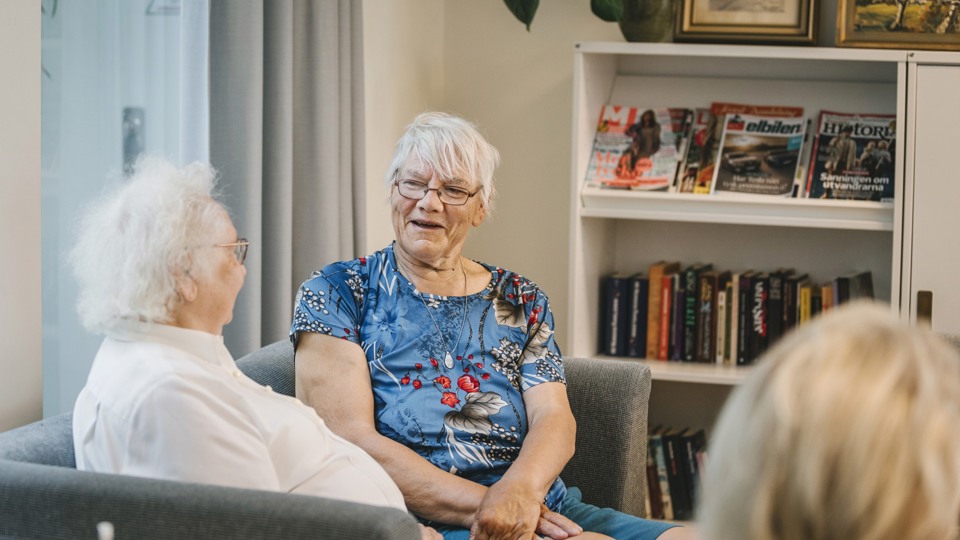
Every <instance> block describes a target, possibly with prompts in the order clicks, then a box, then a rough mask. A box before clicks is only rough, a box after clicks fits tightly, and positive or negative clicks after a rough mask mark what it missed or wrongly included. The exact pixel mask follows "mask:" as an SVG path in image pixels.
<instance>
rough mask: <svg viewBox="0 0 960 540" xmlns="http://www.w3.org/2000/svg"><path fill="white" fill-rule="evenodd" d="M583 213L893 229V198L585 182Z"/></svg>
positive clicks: (648, 217) (877, 229)
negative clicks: (648, 188) (706, 191)
mask: <svg viewBox="0 0 960 540" xmlns="http://www.w3.org/2000/svg"><path fill="white" fill-rule="evenodd" d="M580 196H581V198H582V209H581V212H580V215H581V216H583V217H594V218H611V219H647V220H660V221H687V222H696V223H735V224H742V225H778V226H786V227H815V228H826V229H850V230H868V231H892V230H893V218H894V212H893V210H894V207H893V203H892V202H869V201H838V200H813V199H792V198H789V199H788V198H774V199H773V200H771V197H763V196H750V195H694V194H689V193H665V192H643V191H625V190H613V189H604V188H599V187H591V186H585V187H584V188H583V190H582V191H581V192H580Z"/></svg>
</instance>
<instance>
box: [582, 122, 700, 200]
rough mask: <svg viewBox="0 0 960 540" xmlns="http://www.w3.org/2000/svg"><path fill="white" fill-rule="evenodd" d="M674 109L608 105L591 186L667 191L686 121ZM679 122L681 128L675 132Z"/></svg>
mask: <svg viewBox="0 0 960 540" xmlns="http://www.w3.org/2000/svg"><path fill="white" fill-rule="evenodd" d="M678 116H680V115H679V114H677V113H676V112H675V110H673V109H668V108H660V109H652V108H638V107H625V106H619V105H605V106H604V107H603V110H602V111H601V112H600V120H599V121H598V122H597V134H596V137H595V138H594V142H593V152H592V153H591V155H590V164H589V166H588V167H587V174H586V182H587V184H588V185H594V186H600V187H608V188H626V189H639V190H667V189H668V188H669V187H670V186H671V184H673V179H674V176H676V173H677V166H678V165H679V163H680V158H681V152H680V148H678V146H679V145H681V142H682V135H683V133H682V129H684V128H685V126H683V125H682V124H683V122H677V121H676V120H675V118H677V117H678ZM678 124H680V131H675V129H676V126H677V125H678Z"/></svg>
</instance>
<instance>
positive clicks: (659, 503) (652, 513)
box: [647, 439, 664, 519]
mask: <svg viewBox="0 0 960 540" xmlns="http://www.w3.org/2000/svg"><path fill="white" fill-rule="evenodd" d="M647 506H648V509H647V517H648V518H650V519H664V517H663V495H661V494H660V477H659V476H658V474H657V462H656V459H655V458H654V456H653V440H652V439H648V441H647Z"/></svg>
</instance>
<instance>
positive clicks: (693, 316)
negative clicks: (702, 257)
mask: <svg viewBox="0 0 960 540" xmlns="http://www.w3.org/2000/svg"><path fill="white" fill-rule="evenodd" d="M683 282H684V299H683V361H684V362H696V361H697V302H698V301H699V299H700V295H699V292H700V279H699V271H698V269H697V268H696V267H690V268H687V269H686V270H685V275H684V277H683Z"/></svg>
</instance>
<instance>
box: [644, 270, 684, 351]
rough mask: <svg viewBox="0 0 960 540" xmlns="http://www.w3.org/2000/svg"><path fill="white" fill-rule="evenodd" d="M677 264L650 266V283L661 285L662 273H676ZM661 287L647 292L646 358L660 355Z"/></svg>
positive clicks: (648, 274)
mask: <svg viewBox="0 0 960 540" xmlns="http://www.w3.org/2000/svg"><path fill="white" fill-rule="evenodd" d="M679 268H680V263H678V262H666V261H659V262H655V263H653V264H651V265H650V268H649V269H648V271H647V276H648V277H649V281H650V283H662V280H663V275H664V273H668V274H669V273H670V272H676V271H677V269H679ZM662 295H663V288H662V287H650V288H649V290H648V292H647V296H648V298H647V300H648V302H647V351H646V354H645V356H646V358H648V359H655V358H657V357H658V355H659V354H660V310H661V309H662V307H661V305H660V304H661V301H662V299H663V296H662Z"/></svg>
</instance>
